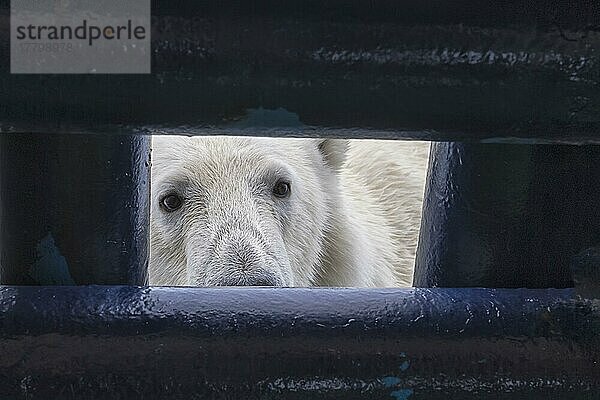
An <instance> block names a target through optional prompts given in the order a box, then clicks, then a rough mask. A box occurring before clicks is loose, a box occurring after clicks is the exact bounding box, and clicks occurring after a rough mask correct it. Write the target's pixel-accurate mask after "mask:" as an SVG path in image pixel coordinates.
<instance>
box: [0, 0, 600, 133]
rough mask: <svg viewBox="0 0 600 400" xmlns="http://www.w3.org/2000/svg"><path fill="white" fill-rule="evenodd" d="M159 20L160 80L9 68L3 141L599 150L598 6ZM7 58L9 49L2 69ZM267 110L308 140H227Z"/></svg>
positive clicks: (279, 9) (357, 2) (0, 112)
mask: <svg viewBox="0 0 600 400" xmlns="http://www.w3.org/2000/svg"><path fill="white" fill-rule="evenodd" d="M8 4H9V1H8V0H0V18H2V21H4V22H5V24H3V25H4V26H8V25H9V24H8V16H9V11H8ZM152 12H153V15H154V18H153V29H152V36H151V38H152V50H153V54H152V71H153V73H152V74H150V75H104V76H100V75H91V76H90V75H77V76H76V75H31V76H23V75H10V74H9V72H8V63H1V64H0V130H2V131H25V132H26V131H30V130H34V131H43V132H65V131H67V130H69V131H81V130H92V131H97V132H98V131H99V132H104V133H108V132H113V133H114V132H123V131H125V132H131V131H136V132H145V131H147V130H149V129H151V128H166V129H165V130H167V131H170V130H172V129H173V128H177V131H181V129H179V128H180V127H185V131H186V133H188V134H206V133H229V134H231V133H238V134H256V133H260V134H266V135H282V134H288V135H295V136H302V135H304V136H306V135H311V136H318V135H332V136H353V137H374V136H385V137H412V138H430V139H435V140H463V139H481V138H488V139H489V138H515V137H517V138H538V139H539V138H543V139H546V140H560V141H571V142H577V141H596V142H598V141H599V139H598V131H599V129H600V90H598V84H599V82H600V62H599V59H598V54H599V51H600V39H599V30H600V28H598V26H599V22H598V21H600V11H599V9H598V7H597V2H596V1H595V0H574V1H570V2H556V1H552V0H528V1H525V2H515V1H512V2H506V1H494V0H482V1H475V0H462V1H458V2H457V1H453V2H444V1H439V0H435V1H426V2H421V1H415V0H401V1H390V0H372V1H367V2H365V1H362V0H322V1H318V2H317V1H314V0H288V1H286V2H285V3H283V2H276V1H273V0H252V1H248V0H222V1H214V0H182V1H177V2H176V3H172V2H167V1H155V2H153V4H152ZM9 48H10V46H8V35H2V36H0V59H3V60H7V59H9V54H8V52H9ZM40 88H44V90H40ZM261 107H262V108H264V109H271V110H276V109H279V108H282V109H285V110H287V111H289V112H291V113H294V114H295V115H297V118H298V120H299V121H301V122H302V123H303V124H305V125H307V126H308V128H292V129H288V130H286V131H283V132H282V131H275V130H265V129H262V128H261V127H260V126H254V127H250V128H248V129H242V130H240V131H239V132H235V131H231V130H227V129H228V127H231V125H235V122H236V121H237V120H239V119H240V118H243V117H244V116H245V115H246V114H247V113H248V110H252V109H259V108H261Z"/></svg>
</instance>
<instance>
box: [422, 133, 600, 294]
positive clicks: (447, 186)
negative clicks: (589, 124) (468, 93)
mask: <svg viewBox="0 0 600 400" xmlns="http://www.w3.org/2000/svg"><path fill="white" fill-rule="evenodd" d="M598 165H600V146H595V145H589V146H565V145H525V144H520V145H515V144H474V143H456V142H450V143H434V144H433V146H432V150H431V156H430V163H429V173H428V177H427V186H426V191H425V198H424V205H423V219H422V225H421V233H420V241H419V249H418V254H417V259H416V266H415V279H414V283H415V285H416V286H422V287H435V286H440V287H496V288H497V287H514V288H519V287H530V288H548V287H555V288H564V287H571V286H573V277H572V269H573V268H577V267H578V265H582V264H590V265H596V266H598V256H597V254H598V249H599V248H600V207H598V204H600V169H599V168H598ZM591 279H592V280H594V279H597V278H591ZM579 283H580V284H583V282H579Z"/></svg>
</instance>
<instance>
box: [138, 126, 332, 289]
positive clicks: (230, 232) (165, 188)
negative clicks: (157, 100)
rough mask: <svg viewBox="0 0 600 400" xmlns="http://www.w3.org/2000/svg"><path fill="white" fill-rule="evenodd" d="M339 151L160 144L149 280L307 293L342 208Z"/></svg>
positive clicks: (284, 144)
mask: <svg viewBox="0 0 600 400" xmlns="http://www.w3.org/2000/svg"><path fill="white" fill-rule="evenodd" d="M335 142H340V141H334V140H317V139H315V140H306V139H304V140H302V139H289V138H285V139H283V138H242V137H192V138H188V137H177V136H155V137H154V138H153V148H154V150H153V167H152V199H151V202H152V208H151V262H150V281H151V282H152V283H153V284H165V285H171V284H175V285H193V286H219V285H227V286H236V285H260V286H310V285H311V283H313V282H314V281H315V279H316V278H317V276H318V273H319V269H320V259H321V255H322V252H323V248H324V246H325V244H324V241H325V237H326V232H327V229H328V226H329V224H330V218H331V210H332V207H334V204H335V202H336V199H335V196H336V189H337V179H336V173H335V170H336V168H338V167H339V163H340V162H341V160H342V159H343V149H342V150H341V151H340V150H339V149H337V148H336V146H338V145H335V144H332V143H335ZM338 153H339V154H338Z"/></svg>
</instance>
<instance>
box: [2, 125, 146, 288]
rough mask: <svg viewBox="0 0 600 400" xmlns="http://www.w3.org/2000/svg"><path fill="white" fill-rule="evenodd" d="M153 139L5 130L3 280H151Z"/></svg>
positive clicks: (19, 282) (18, 282)
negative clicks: (151, 147)
mask: <svg viewBox="0 0 600 400" xmlns="http://www.w3.org/2000/svg"><path fill="white" fill-rule="evenodd" d="M149 189H150V140H149V138H148V137H144V136H141V135H137V136H132V135H129V136H126V135H121V136H107V135H92V134H88V135H75V134H72V135H53V134H45V135H43V134H22V135H18V134H6V133H5V134H1V135H0V193H1V194H0V216H1V223H0V246H1V248H2V253H1V256H0V264H1V266H2V267H1V271H0V282H1V283H2V284H16V285H23V284H27V285H28V284H34V285H35V284H38V285H70V284H71V285H72V284H90V283H96V284H131V285H143V284H145V283H146V282H147V262H148V251H149V249H148V245H149V241H148V234H149V227H148V225H149V200H150V197H149Z"/></svg>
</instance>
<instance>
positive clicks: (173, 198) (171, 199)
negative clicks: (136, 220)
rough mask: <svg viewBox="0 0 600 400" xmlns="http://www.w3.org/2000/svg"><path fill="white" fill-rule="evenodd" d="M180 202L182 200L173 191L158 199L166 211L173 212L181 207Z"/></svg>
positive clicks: (181, 202)
mask: <svg viewBox="0 0 600 400" xmlns="http://www.w3.org/2000/svg"><path fill="white" fill-rule="evenodd" d="M182 204H183V200H182V199H181V197H179V196H178V195H176V194H173V193H171V194H168V195H166V196H165V197H163V198H162V200H161V201H160V205H161V207H162V208H163V210H165V211H167V212H173V211H176V210H178V209H179V208H181V205H182Z"/></svg>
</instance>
